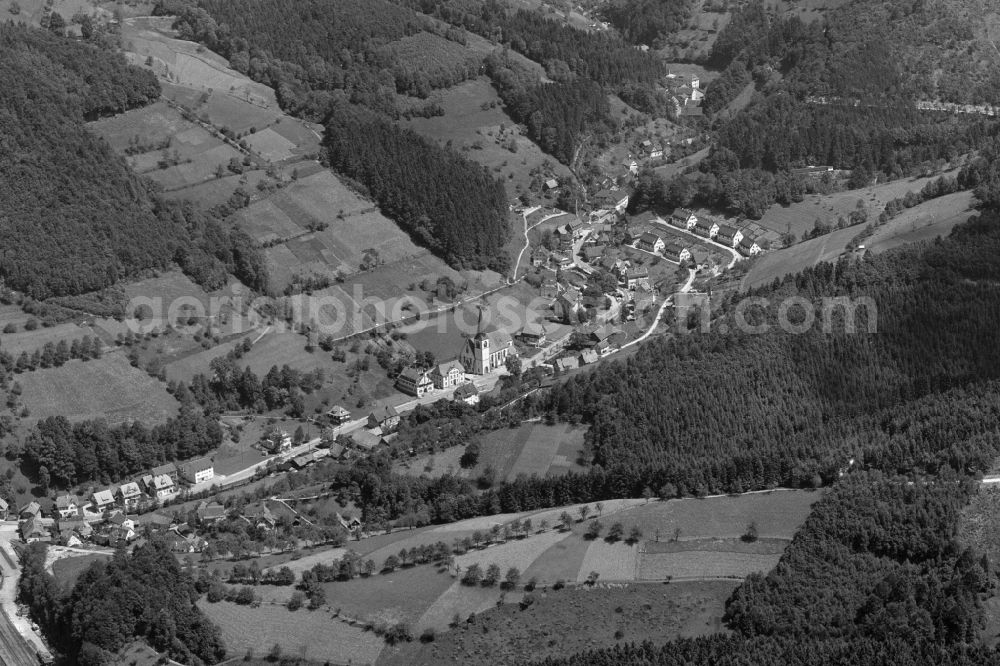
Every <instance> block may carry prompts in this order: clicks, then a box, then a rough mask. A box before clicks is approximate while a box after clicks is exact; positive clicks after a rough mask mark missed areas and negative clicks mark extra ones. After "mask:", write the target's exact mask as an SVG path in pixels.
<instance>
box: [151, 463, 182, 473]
mask: <svg viewBox="0 0 1000 666" xmlns="http://www.w3.org/2000/svg"><path fill="white" fill-rule="evenodd" d="M149 473H150V475H152V476H159V475H161V474H176V473H177V465H175V464H174V463H172V462H169V463H167V464H165V465H160V466H159V467H154V468H153V469H151V470H149Z"/></svg>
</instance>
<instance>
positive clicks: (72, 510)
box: [56, 495, 79, 518]
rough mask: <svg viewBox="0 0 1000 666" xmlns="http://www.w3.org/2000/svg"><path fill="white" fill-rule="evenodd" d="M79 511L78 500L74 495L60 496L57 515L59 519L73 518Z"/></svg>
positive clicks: (57, 500)
mask: <svg viewBox="0 0 1000 666" xmlns="http://www.w3.org/2000/svg"><path fill="white" fill-rule="evenodd" d="M78 511H79V507H78V506H77V504H76V498H75V497H73V496H72V495H60V496H59V497H57V498H56V513H58V514H59V518H72V517H73V516H75V515H76V514H77V512H78Z"/></svg>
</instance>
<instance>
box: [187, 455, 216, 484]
mask: <svg viewBox="0 0 1000 666" xmlns="http://www.w3.org/2000/svg"><path fill="white" fill-rule="evenodd" d="M179 471H180V475H181V478H182V479H184V480H185V481H187V482H188V483H204V482H205V481H209V480H211V479H213V478H215V466H214V465H213V464H212V459H211V458H208V457H205V458H197V459H195V460H191V461H188V462H186V463H183V464H181V466H180V468H179Z"/></svg>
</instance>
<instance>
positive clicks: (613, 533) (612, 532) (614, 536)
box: [607, 523, 625, 541]
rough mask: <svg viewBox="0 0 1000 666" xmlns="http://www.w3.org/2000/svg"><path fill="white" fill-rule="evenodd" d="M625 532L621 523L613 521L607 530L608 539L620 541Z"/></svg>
mask: <svg viewBox="0 0 1000 666" xmlns="http://www.w3.org/2000/svg"><path fill="white" fill-rule="evenodd" d="M624 534H625V526H624V525H622V524H621V523H614V524H613V525H612V526H611V528H610V529H609V530H608V537H607V539H608V541H621V539H622V536H623V535H624Z"/></svg>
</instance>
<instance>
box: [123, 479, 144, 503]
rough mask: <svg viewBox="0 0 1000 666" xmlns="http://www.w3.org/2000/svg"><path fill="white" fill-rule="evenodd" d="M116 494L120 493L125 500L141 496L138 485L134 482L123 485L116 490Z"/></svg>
mask: <svg viewBox="0 0 1000 666" xmlns="http://www.w3.org/2000/svg"><path fill="white" fill-rule="evenodd" d="M118 492H119V493H121V496H122V497H124V498H125V499H129V498H131V497H137V496H139V495H141V494H142V491H141V490H139V484H138V483H136V482H135V481H132V482H130V483H126V484H123V485H122V487H121V488H119V489H118Z"/></svg>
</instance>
